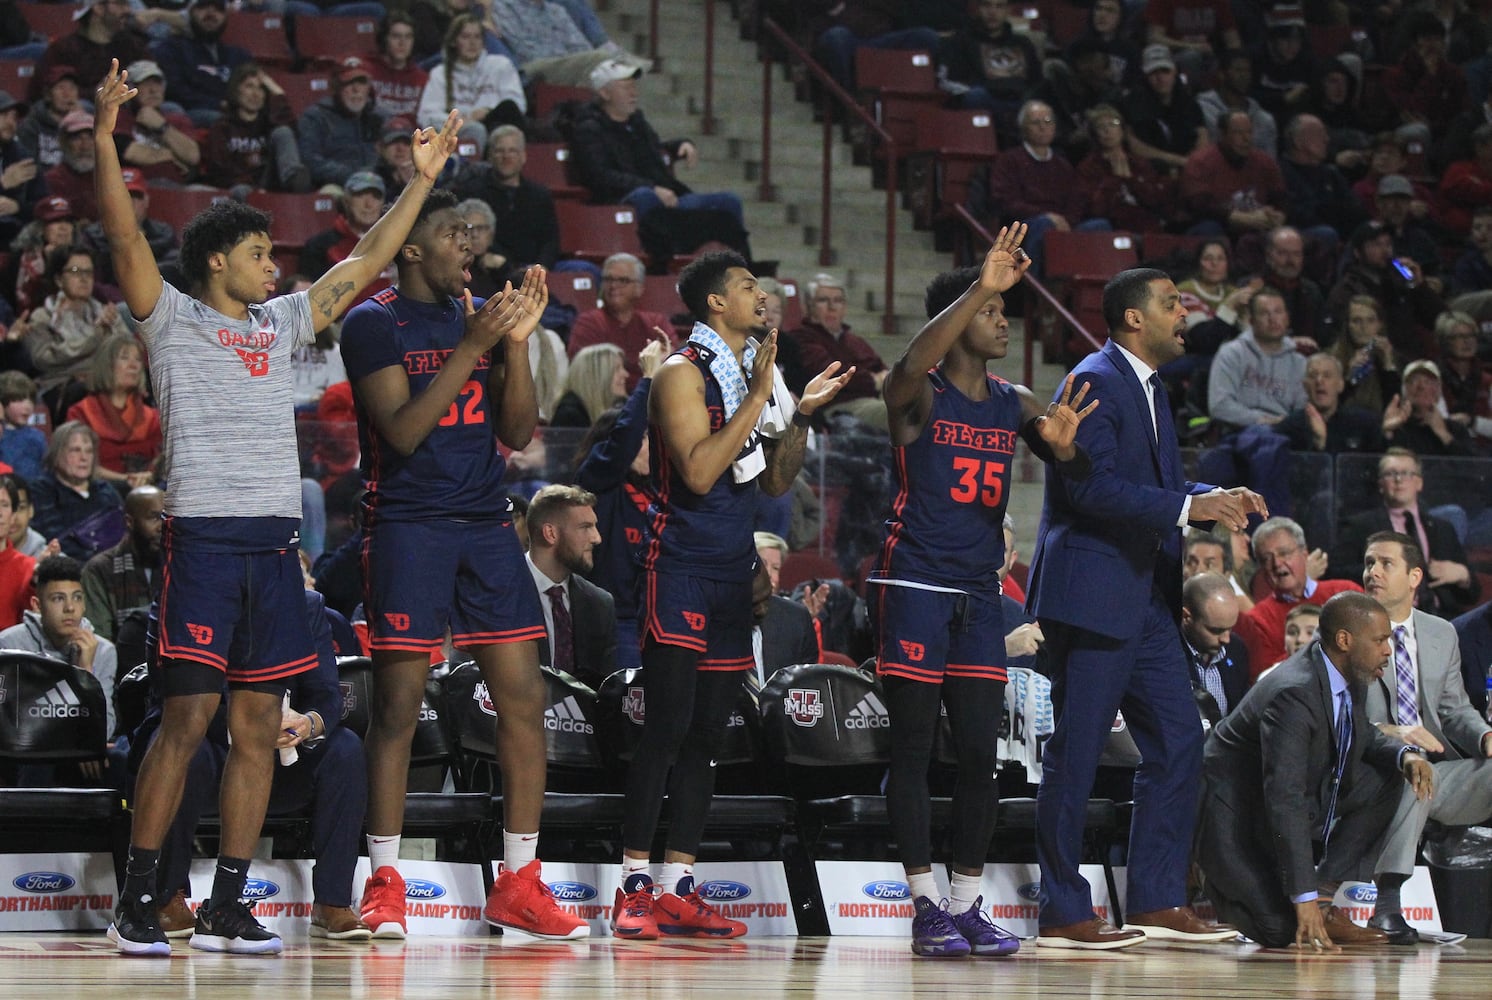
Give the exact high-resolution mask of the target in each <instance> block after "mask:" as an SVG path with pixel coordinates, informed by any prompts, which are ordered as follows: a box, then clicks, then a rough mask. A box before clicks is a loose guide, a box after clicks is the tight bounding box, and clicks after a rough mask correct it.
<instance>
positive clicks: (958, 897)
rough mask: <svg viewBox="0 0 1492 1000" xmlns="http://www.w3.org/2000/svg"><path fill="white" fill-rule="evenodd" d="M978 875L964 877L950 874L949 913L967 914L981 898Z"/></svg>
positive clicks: (958, 874) (954, 873)
mask: <svg viewBox="0 0 1492 1000" xmlns="http://www.w3.org/2000/svg"><path fill="white" fill-rule="evenodd" d="M980 881H981V878H980V876H978V875H962V874H960V873H958V872H955V871H950V872H949V873H948V912H950V913H967V912H969V909H970V907H972V906H973V905H974V901H975V900H976V899H978V898H979V883H980Z"/></svg>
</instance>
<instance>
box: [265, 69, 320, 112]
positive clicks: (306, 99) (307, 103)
mask: <svg viewBox="0 0 1492 1000" xmlns="http://www.w3.org/2000/svg"><path fill="white" fill-rule="evenodd" d="M274 77H275V82H276V83H278V84H279V85H280V88H281V89H282V90H284V91H285V102H286V103H287V104H289V105H290V110H291V111H293V112H294V113H295V116H296V117H297V118H299V117H300V116H301V115H302V114H303V113H304V112H305V110H306V109H307V108H309V107H311V106H312V105H313V104H319V103H320V102H321V101H322V100H323V99H325V98H327V97H330V96H331V94H332V79H331V76H330V75H328V74H326V73H276V74H274Z"/></svg>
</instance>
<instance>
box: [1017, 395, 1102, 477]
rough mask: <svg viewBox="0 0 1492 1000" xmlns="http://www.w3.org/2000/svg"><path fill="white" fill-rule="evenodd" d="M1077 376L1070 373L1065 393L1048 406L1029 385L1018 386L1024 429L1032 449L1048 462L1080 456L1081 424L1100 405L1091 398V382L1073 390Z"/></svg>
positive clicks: (1024, 434)
mask: <svg viewBox="0 0 1492 1000" xmlns="http://www.w3.org/2000/svg"><path fill="white" fill-rule="evenodd" d="M1076 381H1077V376H1075V375H1072V374H1069V375H1068V376H1067V378H1065V379H1063V381H1062V395H1061V397H1060V398H1058V399H1056V400H1054V401H1053V402H1052V403H1051V404H1050V405H1048V406H1047V407H1046V408H1044V409H1043V408H1042V406H1041V404H1040V403H1039V402H1038V401H1037V400H1036V396H1035V395H1034V394H1033V393H1032V392H1031V390H1030V389H1027V388H1026V387H1025V386H1023V385H1022V386H1016V392H1017V394H1018V395H1019V397H1020V401H1021V431H1022V437H1023V438H1024V439H1025V441H1026V443H1027V444H1028V445H1030V446H1031V450H1032V451H1033V452H1034V453H1035V454H1036V457H1038V458H1040V459H1041V460H1042V461H1044V462H1050V461H1057V462H1070V461H1072V459H1073V458H1075V457H1076V456H1077V452H1078V448H1077V436H1078V427H1079V425H1081V424H1082V422H1083V420H1084V419H1085V418H1086V417H1087V416H1088V414H1090V413H1092V412H1093V411H1094V410H1095V409H1097V408H1098V400H1096V399H1094V400H1091V401H1089V402H1088V405H1087V406H1084V405H1083V401H1084V400H1085V399H1087V397H1088V383H1087V382H1084V383H1083V384H1082V386H1081V387H1079V388H1078V389H1077V392H1076V393H1074V392H1073V386H1074V383H1075V382H1076Z"/></svg>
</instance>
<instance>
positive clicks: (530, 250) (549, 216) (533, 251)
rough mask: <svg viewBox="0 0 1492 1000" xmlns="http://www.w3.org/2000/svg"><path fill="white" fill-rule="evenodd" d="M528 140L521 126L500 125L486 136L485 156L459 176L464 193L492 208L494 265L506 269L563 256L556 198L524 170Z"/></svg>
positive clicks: (509, 271)
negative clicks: (526, 175)
mask: <svg viewBox="0 0 1492 1000" xmlns="http://www.w3.org/2000/svg"><path fill="white" fill-rule="evenodd" d="M526 163H528V146H527V143H526V141H525V140H524V136H523V131H522V130H521V129H519V128H517V127H516V126H513V125H499V126H498V127H497V128H496V129H495V130H494V131H493V133H492V136H491V137H490V138H489V139H488V140H487V162H486V163H485V164H479V165H477V167H476V168H475V169H472V170H470V171H467V172H466V173H464V174H463V175H462V176H461V177H459V178H458V179H457V180H456V183H455V185H454V189H455V191H456V195H457V196H458V197H460V198H463V199H465V198H480V199H481V200H482V201H483V202H485V203H486V204H487V207H488V208H490V209H491V210H492V215H493V230H492V246H491V248H490V249H489V251H488V252H489V253H491V254H493V255H494V256H496V257H499V258H501V262H500V263H498V262H494V268H495V269H496V270H497V271H498V272H499V273H500V274H502V275H504V276H509V275H511V274H513V273H514V272H515V271H517V272H520V273H521V271H522V270H524V269H526V268H527V267H528V266H529V265H530V264H543V265H544V266H545V267H548V268H552V267H554V266H555V258H557V257H558V256H559V220H558V219H557V218H556V216H555V212H554V198H553V196H551V195H550V193H549V189H548V188H547V187H545V186H544V185H542V184H540V183H539V182H538V181H534V180H530V179H529V178H527V177H524V176H523V168H524V165H525V164H526Z"/></svg>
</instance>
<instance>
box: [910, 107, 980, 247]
mask: <svg viewBox="0 0 1492 1000" xmlns="http://www.w3.org/2000/svg"><path fill="white" fill-rule="evenodd" d="M915 128H916V132H915V135H916V139H915V143H916V149H915V151H914V152H912V153H911V154H910V155H908V157H907V179H906V185H907V188H906V189H907V197H908V199H909V200H910V202H911V208H912V219H913V222H914V224H915V225H916V226H917V228H919V229H926V228H929V227H931V226H932V225H933V223H935V222H936V221H937V220H938V219H940V218H943V217H944V216H945V215H946V213H947V209H948V208H949V207H950V206H953V205H962V204H963V203H964V201H965V200H966V198H967V196H968V193H969V182H970V181H971V180H972V179H973V177H974V175H975V174H976V173H977V172H978V170H979V168H980V167H982V166H984V165H985V164H988V163H991V162H993V161H994V159H995V154H996V153H997V152H998V151H999V144H998V142H997V141H996V138H995V122H994V119H993V118H992V117H991V116H990V114H989V112H987V111H976V110H960V111H952V110H949V109H946V108H929V109H927V110H925V111H923V112H922V113H921V114H920V115H919V116H918V117H917V120H916V123H915Z"/></svg>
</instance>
